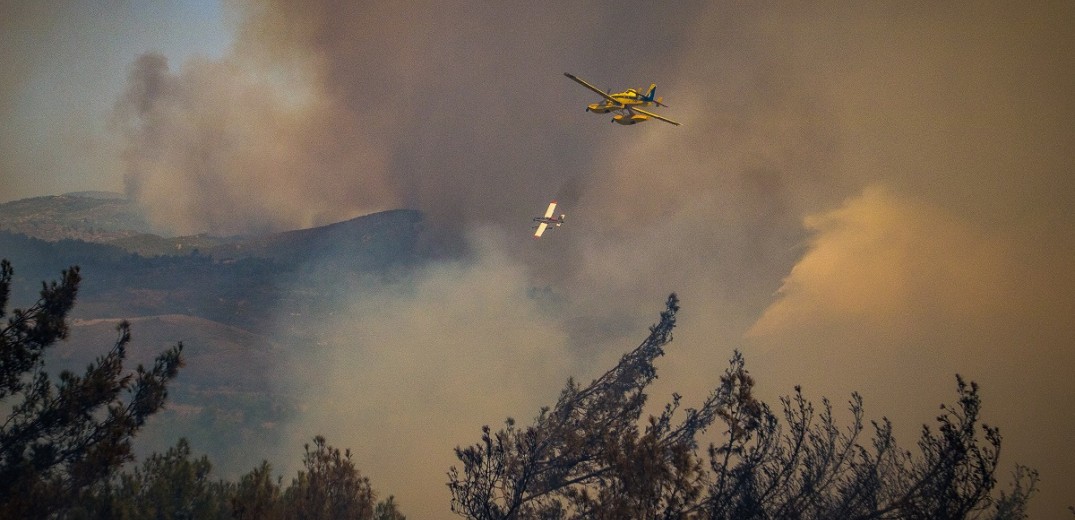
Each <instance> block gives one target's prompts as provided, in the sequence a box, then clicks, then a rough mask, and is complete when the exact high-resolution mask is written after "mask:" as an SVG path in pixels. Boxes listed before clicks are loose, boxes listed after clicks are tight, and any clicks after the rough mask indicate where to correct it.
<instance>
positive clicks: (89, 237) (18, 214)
mask: <svg viewBox="0 0 1075 520" xmlns="http://www.w3.org/2000/svg"><path fill="white" fill-rule="evenodd" d="M0 230H3V231H10V232H12V233H21V234H24V235H27V236H31V237H34V238H40V239H42V240H49V241H57V240H63V239H74V240H83V241H86V242H108V241H110V240H117V239H121V238H126V237H130V236H134V235H137V234H141V233H148V232H149V224H148V222H147V221H146V219H145V217H144V216H143V215H142V213H141V211H139V210H138V208H137V206H135V205H134V204H133V203H131V202H129V201H128V200H126V199H125V198H123V196H122V195H120V194H118V193H108V192H78V193H69V194H66V195H50V196H46V197H33V198H29V199H21V200H16V201H11V202H5V203H3V204H0Z"/></svg>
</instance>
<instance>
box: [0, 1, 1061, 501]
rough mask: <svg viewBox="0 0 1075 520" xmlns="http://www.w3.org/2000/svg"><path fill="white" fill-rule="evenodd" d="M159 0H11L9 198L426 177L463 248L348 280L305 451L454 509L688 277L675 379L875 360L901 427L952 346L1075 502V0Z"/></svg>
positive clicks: (214, 218) (195, 192) (383, 486)
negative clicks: (744, 367)
mask: <svg viewBox="0 0 1075 520" xmlns="http://www.w3.org/2000/svg"><path fill="white" fill-rule="evenodd" d="M153 5H154V4H151V3H150V4H145V3H137V5H136V4H135V3H125V2H90V1H86V2H80V3H79V2H57V3H56V4H54V5H51V6H50V4H49V3H48V2H46V3H33V2H25V3H14V4H11V3H5V4H3V7H2V11H0V42H2V45H3V47H2V50H3V52H2V55H0V60H2V61H0V64H2V65H3V69H4V70H5V71H17V73H13V74H8V73H5V74H3V75H2V77H3V79H2V80H0V81H2V83H0V88H2V90H0V114H2V116H3V126H2V127H0V136H2V138H3V139H2V141H0V168H2V170H0V181H2V185H3V186H4V188H3V190H4V191H3V192H2V193H0V200H11V199H15V198H21V197H26V196H33V195H43V194H53V193H60V192H64V191H74V190H81V189H112V190H121V189H122V190H125V191H126V192H127V194H128V195H129V196H130V197H132V198H134V199H135V200H137V201H139V203H141V204H142V205H143V207H144V208H145V209H146V210H147V211H148V212H149V214H150V216H151V218H152V220H153V222H154V223H155V225H156V226H157V227H158V228H159V229H160V231H161V232H162V233H174V234H191V233H201V232H208V233H213V234H221V235H227V234H238V233H252V232H259V231H266V230H281V229H291V228H297V227H308V226H312V225H318V224H326V223H330V222H334V221H338V220H342V219H346V218H349V217H353V216H357V215H361V214H366V213H370V212H373V211H378V210H385V209H392V208H398V207H407V208H415V209H420V210H422V211H424V212H425V213H426V215H427V219H428V225H429V227H430V229H431V230H432V232H434V233H436V234H437V236H438V237H439V239H438V241H434V242H439V245H441V246H445V247H448V248H449V249H451V250H452V251H456V252H458V251H463V250H465V251H468V252H469V254H467V255H464V256H449V257H448V258H449V259H448V260H444V261H443V262H438V263H435V264H432V265H430V266H429V267H428V268H426V269H424V270H422V271H421V272H419V273H417V274H416V275H415V276H414V278H413V279H409V280H403V281H396V282H393V283H384V284H376V283H372V284H371V285H370V287H369V288H368V290H366V291H363V292H362V294H356V295H355V296H354V297H353V298H351V299H348V300H347V301H332V302H326V312H322V313H317V314H318V315H319V316H320V318H319V319H321V320H322V322H321V323H319V325H321V326H322V327H323V328H324V329H325V330H327V331H328V333H327V334H326V345H325V347H324V348H322V350H321V351H319V353H318V355H316V356H313V357H312V359H315V360H316V361H315V362H311V363H305V364H302V363H296V366H294V367H290V368H289V369H288V370H285V373H289V374H291V375H292V376H293V377H294V378H295V379H296V382H297V386H298V387H302V388H305V389H307V390H306V391H308V392H309V395H310V400H309V402H310V406H309V408H308V409H307V410H306V414H305V415H304V416H303V417H302V418H301V420H299V421H297V422H296V423H295V424H293V425H290V428H291V429H292V430H294V432H295V439H296V441H295V442H294V443H293V444H292V445H291V446H288V447H287V449H289V450H292V451H295V449H294V446H300V445H301V442H302V439H309V438H310V437H312V435H314V434H315V433H323V434H325V435H327V437H328V438H329V441H330V443H332V444H333V445H336V446H341V447H350V448H351V449H352V450H353V451H354V452H355V454H356V460H357V463H358V465H359V467H360V468H361V469H362V470H363V471H364V472H365V473H366V474H367V475H369V476H370V477H371V479H372V480H373V483H374V486H375V488H376V489H378V490H380V491H382V492H384V493H392V494H395V495H396V496H397V498H398V499H399V500H400V502H401V503H402V505H403V509H404V511H405V512H407V513H408V514H410V515H414V517H416V518H427V517H431V518H447V517H449V516H450V515H449V513H448V500H447V496H448V495H447V489H446V488H445V487H444V482H445V481H446V476H445V472H446V471H447V468H448V466H449V465H451V464H452V463H453V457H452V454H451V448H452V447H454V446H455V445H458V444H468V443H471V442H475V441H477V440H478V436H479V433H480V432H479V428H480V426H481V425H482V424H486V423H490V424H496V423H498V422H499V421H500V420H502V419H503V418H504V417H506V416H514V417H516V418H518V419H520V420H521V421H523V422H526V421H527V420H528V419H529V418H530V417H532V416H533V415H535V414H536V412H537V410H538V407H539V406H540V405H542V404H551V403H552V402H553V401H554V399H555V397H556V394H557V392H558V390H559V389H560V388H561V387H562V385H563V383H564V382H565V380H566V378H567V377H568V376H575V377H577V378H579V379H581V380H584V381H588V380H589V379H590V378H592V377H594V376H596V375H598V374H599V373H600V372H602V371H604V370H605V369H606V368H608V367H609V366H611V363H612V362H614V360H615V359H616V358H617V357H618V356H619V355H620V354H621V353H622V352H623V351H625V350H628V349H629V348H632V347H633V346H634V345H635V344H637V342H638V341H640V340H641V339H642V338H643V337H644V335H645V332H646V327H647V326H648V325H649V324H650V323H652V322H653V321H654V320H655V319H656V317H657V312H658V311H659V310H660V309H661V306H662V304H663V301H664V297H665V296H667V294H668V293H669V292H672V291H676V292H678V294H679V295H680V297H681V300H682V305H683V312H682V315H681V320H680V327H679V329H678V331H677V334H676V336H675V337H676V339H675V341H674V342H673V343H672V345H671V346H670V347H669V349H668V355H667V356H666V357H665V358H662V360H661V362H660V365H659V369H660V370H661V379H660V380H659V382H658V384H657V388H655V389H654V392H653V395H652V398H653V399H654V400H655V402H658V403H660V402H664V401H666V400H667V398H668V396H669V395H670V394H671V392H672V391H679V392H680V393H682V394H684V395H685V396H686V399H687V400H688V401H689V400H690V399H692V398H693V399H695V402H700V401H701V399H702V398H703V397H704V395H705V394H706V393H707V392H708V389H709V388H711V387H712V386H713V385H714V384H715V383H716V381H717V376H718V374H719V373H720V372H721V371H722V370H723V368H724V366H725V363H726V361H727V359H728V357H729V356H730V354H731V351H732V349H734V348H741V349H742V350H743V351H744V352H745V354H746V357H747V363H748V367H750V368H751V371H752V373H753V374H754V375H755V377H756V379H757V380H758V382H759V383H758V384H759V389H760V394H761V395H762V396H764V397H766V399H767V400H768V401H769V402H770V403H772V404H775V403H776V398H777V396H779V395H782V394H785V393H788V392H790V391H791V389H792V387H793V385H795V384H802V385H803V388H804V391H805V392H806V393H807V394H808V395H810V396H812V397H814V398H815V399H818V400H819V399H820V397H821V396H823V395H827V396H829V397H830V398H832V399H833V401H834V402H836V403H842V402H844V401H845V400H846V398H847V396H848V395H849V394H850V393H851V391H853V390H858V391H860V392H861V393H862V394H863V396H864V398H865V401H866V406H867V416H869V417H872V418H879V417H880V416H882V415H887V416H888V417H890V418H892V419H893V420H894V422H895V423H896V424H897V427H898V429H897V434H899V435H900V440H901V442H902V443H903V444H904V445H906V446H908V447H910V446H911V445H912V444H913V442H914V440H915V436H916V435H917V430H918V427H919V425H921V424H922V423H926V422H930V421H932V420H933V417H934V416H935V415H936V413H937V406H938V404H939V403H941V402H951V401H952V400H953V399H954V397H955V377H954V374H955V373H957V372H958V373H960V374H963V375H964V376H965V377H967V378H968V379H973V380H976V381H978V382H979V383H981V385H982V387H983V390H982V394H983V399H984V405H985V409H984V416H985V420H986V421H987V422H988V423H990V424H995V425H998V426H999V427H1000V428H1001V432H1002V434H1003V435H1004V439H1005V444H1004V454H1003V460H1002V463H1003V469H1002V471H1005V472H1006V471H1008V470H1009V469H1010V468H1012V467H1013V465H1014V464H1015V463H1016V462H1019V463H1023V464H1027V465H1030V466H1033V467H1036V468H1038V469H1039V470H1040V471H1041V475H1042V482H1041V492H1040V494H1039V495H1038V496H1037V497H1036V498H1035V500H1034V501H1033V502H1032V504H1033V511H1034V512H1035V513H1036V514H1037V515H1040V516H1057V515H1060V514H1063V513H1064V510H1065V507H1066V506H1067V505H1069V504H1071V503H1072V502H1073V499H1072V497H1075V455H1072V452H1071V450H1070V432H1071V431H1075V410H1073V409H1072V408H1071V406H1070V405H1069V404H1068V403H1071V402H1075V379H1073V378H1072V377H1071V373H1072V368H1073V367H1075V319H1073V316H1075V274H1073V269H1072V268H1073V267H1075V263H1073V260H1072V259H1073V258H1075V220H1073V219H1072V217H1071V210H1070V209H1069V208H1070V207H1072V204H1075V168H1073V166H1075V164H1073V163H1075V154H1072V152H1071V150H1073V149H1075V131H1073V129H1072V121H1075V96H1073V94H1075V36H1073V35H1072V32H1071V31H1070V27H1071V26H1072V25H1073V23H1075V4H1073V3H1071V2H1063V1H1056V2H1036V3H1032V4H1016V3H1009V2H966V3H960V2H950V3H945V4H943V5H941V4H937V3H935V2H870V3H856V4H835V3H822V4H816V3H811V4H802V3H797V2H796V3H790V2H789V3H766V4H764V5H755V4H743V3H725V2H680V3H674V4H669V5H658V4H652V3H647V2H620V3H616V4H601V5H585V4H581V3H577V2H570V3H569V2H563V3H562V4H560V5H558V4H557V3H548V2H545V3H540V2H539V3H534V2H503V3H496V4H494V5H487V4H485V3H477V2H475V3H465V2H459V3H455V2H449V3H445V2H421V1H418V2H406V3H399V2H347V1H341V2H332V1H327V0H326V1H313V2H298V3H296V2H284V1H280V2H269V1H266V2H256V1H240V2H234V3H227V4H226V5H223V6H220V5H216V4H214V3H212V2H206V3H198V4H189V5H188V6H187V7H184V8H174V7H172V8H165V7H153ZM42 6H45V7H42ZM565 71H566V72H572V73H574V74H576V75H578V76H580V77H582V78H585V79H587V80H588V81H590V82H592V83H594V84H596V85H598V86H600V87H603V88H611V89H617V90H619V89H624V88H628V87H635V88H638V87H643V86H646V85H648V84H649V83H651V82H656V83H657V93H658V95H661V96H663V97H664V100H665V102H666V103H667V104H668V105H670V106H669V107H668V108H663V109H661V113H662V114H665V115H667V116H668V117H671V118H673V119H676V120H678V121H680V122H682V123H683V126H680V127H674V126H671V125H666V124H663V123H660V122H649V123H646V124H643V125H638V126H634V127H621V126H619V125H611V124H609V121H608V119H609V117H608V116H600V115H594V114H588V113H585V112H583V108H584V106H585V104H587V103H591V102H594V101H596V99H595V96H594V95H593V94H592V93H590V92H588V91H586V90H585V89H583V88H581V87H580V86H578V85H577V84H575V83H573V82H571V81H570V80H568V79H567V78H565V77H563V72H565ZM554 198H555V199H557V200H558V201H559V202H560V203H561V209H562V211H563V212H564V213H566V214H567V223H566V224H564V226H563V227H562V228H560V229H555V230H553V231H551V232H549V233H548V234H547V235H546V236H545V237H544V238H543V239H541V240H533V239H532V238H531V237H530V236H529V233H530V230H529V228H528V226H529V224H530V218H531V217H532V216H534V215H536V214H539V213H540V212H541V211H542V210H543V209H544V206H545V204H547V202H548V201H549V200H550V199H554ZM453 248H454V249H453ZM453 258H454V259H453ZM314 278H316V277H314ZM299 283H302V282H301V281H300V282H299ZM535 288H536V289H537V290H535ZM535 295H536V296H535ZM327 309H331V312H330V311H328V310H327ZM287 315H288V312H287V309H281V316H282V317H286V316H287ZM282 326H283V325H282ZM307 382H308V384H307ZM315 396H316V399H315V398H314V397H315ZM293 458H296V459H297V456H294V457H293ZM998 477H999V480H1000V481H1001V484H1002V485H1004V484H1006V482H1007V475H1006V474H1001V475H998Z"/></svg>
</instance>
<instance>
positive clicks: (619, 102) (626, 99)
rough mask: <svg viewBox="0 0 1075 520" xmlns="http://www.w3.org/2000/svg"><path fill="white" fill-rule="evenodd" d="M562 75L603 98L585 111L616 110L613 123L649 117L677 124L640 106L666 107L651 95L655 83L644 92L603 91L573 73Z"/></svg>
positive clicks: (644, 119) (639, 121) (600, 112)
mask: <svg viewBox="0 0 1075 520" xmlns="http://www.w3.org/2000/svg"><path fill="white" fill-rule="evenodd" d="M564 76H567V77H568V78H571V80H572V81H574V82H575V83H578V84H579V85H582V86H584V87H586V88H588V89H590V90H592V91H594V92H596V93H597V95H599V96H601V97H602V98H604V100H603V101H601V102H600V103H592V104H590V105H587V106H586V111H587V112H593V113H595V114H607V113H609V112H616V115H615V116H612V122H613V123H619V124H621V125H633V124H636V123H644V122H646V121H649V120H650V119H656V120H658V121H664V122H665V123H671V124H673V125H676V126H679V123H677V122H675V121H672V120H671V119H668V118H667V117H663V116H659V115H657V114H654V113H653V112H649V111H646V110H643V109H642V107H649V106H650V105H656V106H659V107H666V106H668V105H666V104H664V103H662V102H661V98H654V97H653V95H654V93H655V92H656V90H657V85H656V84H651V85H650V86H649V89H648V90H647V91H646V93H645V94H643V93H641V92H639V91H638V90H635V89H633V88H632V89H627V90H626V91H624V92H616V93H614V94H613V93H611V92H604V91H602V90H601V89H599V88H597V87H595V86H593V85H591V84H589V83H588V82H587V81H586V80H584V79H582V78H579V77H578V76H575V75H574V74H571V73H568V72H565V73H564Z"/></svg>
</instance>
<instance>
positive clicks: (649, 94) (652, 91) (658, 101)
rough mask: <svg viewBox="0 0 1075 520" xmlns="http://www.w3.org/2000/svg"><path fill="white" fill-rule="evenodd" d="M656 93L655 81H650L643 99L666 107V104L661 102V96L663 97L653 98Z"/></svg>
mask: <svg viewBox="0 0 1075 520" xmlns="http://www.w3.org/2000/svg"><path fill="white" fill-rule="evenodd" d="M656 94H657V84H656V83H650V85H649V90H647V91H646V95H645V97H644V99H645V100H646V101H649V102H651V103H654V104H656V105H657V106H659V107H666V106H668V105H666V104H664V103H663V102H662V101H663V100H664V98H663V97H659V98H655V97H654V96H655V95H656Z"/></svg>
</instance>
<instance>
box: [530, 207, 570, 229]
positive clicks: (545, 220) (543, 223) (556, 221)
mask: <svg viewBox="0 0 1075 520" xmlns="http://www.w3.org/2000/svg"><path fill="white" fill-rule="evenodd" d="M554 211H556V201H555V200H554V201H552V202H550V203H549V209H547V210H545V216H544V217H534V222H537V223H538V225H537V231H535V232H534V238H541V234H542V233H544V232H545V230H546V229H548V227H549V225H555V226H556V227H560V224H563V223H564V218H565V217H567V215H563V214H561V215H560V216H559V217H556V216H553V212H554Z"/></svg>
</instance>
